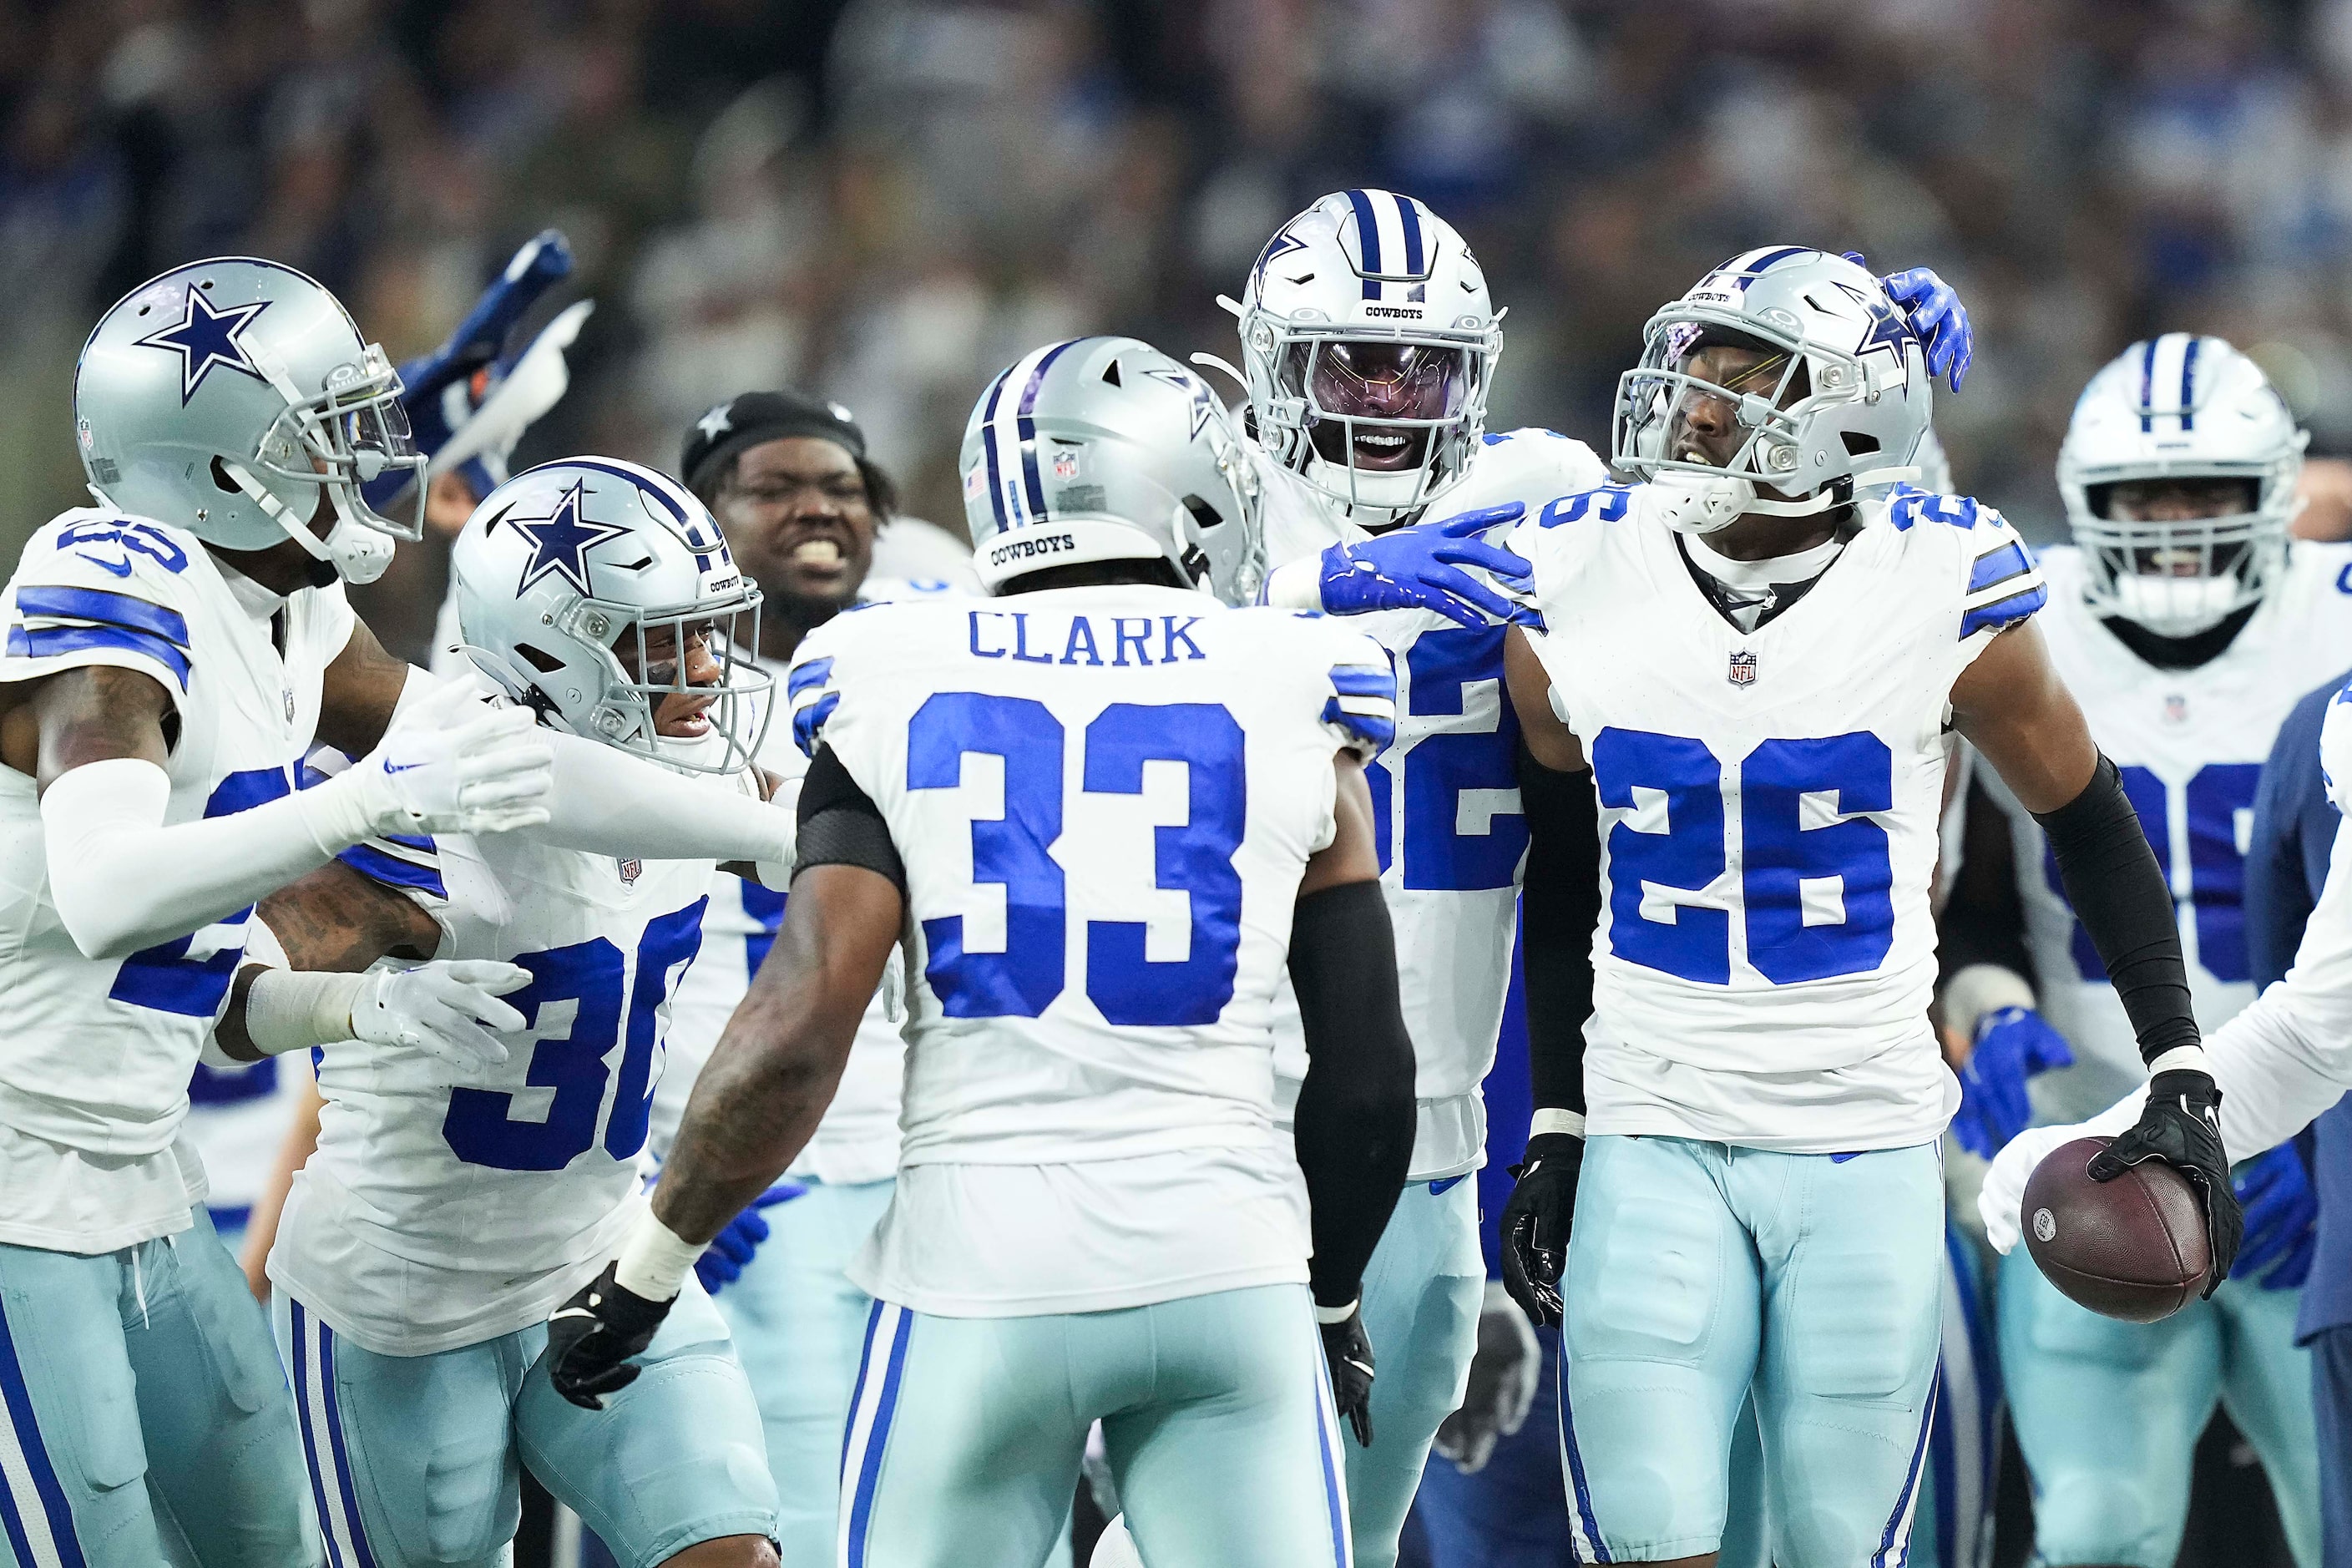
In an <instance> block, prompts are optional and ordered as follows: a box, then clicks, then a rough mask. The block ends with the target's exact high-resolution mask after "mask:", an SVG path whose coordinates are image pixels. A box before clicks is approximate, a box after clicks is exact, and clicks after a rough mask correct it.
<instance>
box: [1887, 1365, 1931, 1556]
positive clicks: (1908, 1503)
mask: <svg viewBox="0 0 2352 1568" xmlns="http://www.w3.org/2000/svg"><path fill="white" fill-rule="evenodd" d="M1943 1381H1944V1362H1943V1358H1942V1357H1940V1356H1938V1357H1937V1360H1936V1377H1935V1381H1934V1382H1933V1383H1931V1384H1928V1387H1927V1409H1926V1410H1925V1411H1923V1412H1922V1413H1921V1414H1920V1416H1919V1437H1918V1440H1917V1441H1916V1442H1915V1443H1914V1444H1912V1446H1911V1472H1910V1474H1909V1475H1907V1476H1906V1477H1905V1478H1904V1480H1903V1490H1902V1492H1901V1493H1900V1494H1899V1495H1898V1496H1897V1497H1896V1498H1895V1511H1894V1512H1893V1513H1892V1514H1890V1515H1888V1516H1887V1520H1886V1529H1885V1532H1884V1533H1882V1534H1881V1535H1880V1536H1879V1538H1878V1550H1877V1552H1874V1554H1873V1555H1872V1557H1871V1559H1870V1568H1901V1565H1902V1563H1904V1561H1905V1560H1906V1559H1907V1558H1908V1557H1909V1556H1910V1555H1911V1552H1910V1550H1909V1542H1910V1539H1911V1532H1910V1531H1908V1530H1907V1529H1906V1528H1905V1524H1906V1521H1908V1520H1909V1518H1910V1516H1911V1507H1912V1503H1913V1501H1914V1500H1916V1498H1917V1496H1918V1492H1919V1473H1920V1471H1921V1470H1923V1469H1924V1468H1926V1465H1927V1434H1928V1433H1929V1432H1931V1431H1933V1430H1934V1429H1935V1426H1936V1391H1937V1388H1938V1387H1939V1386H1941V1384H1942V1383H1943Z"/></svg>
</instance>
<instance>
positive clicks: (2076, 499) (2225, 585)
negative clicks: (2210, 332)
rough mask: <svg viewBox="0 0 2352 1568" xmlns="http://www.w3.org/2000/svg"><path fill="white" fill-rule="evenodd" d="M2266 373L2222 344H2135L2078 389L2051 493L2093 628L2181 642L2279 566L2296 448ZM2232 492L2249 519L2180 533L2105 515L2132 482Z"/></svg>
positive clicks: (2297, 462)
mask: <svg viewBox="0 0 2352 1568" xmlns="http://www.w3.org/2000/svg"><path fill="white" fill-rule="evenodd" d="M2309 438H2310V437H2308V436H2307V435H2306V434H2305V432H2304V431H2302V430H2299V429H2297V428H2296V427H2295V423H2294V415H2293V414H2291V413H2289V412H2288V410H2287V406H2286V404H2285V402H2284V400H2282V399H2281V398H2280V396H2279V395H2278V392H2277V389H2275V388H2274V387H2273V386H2272V385H2271V384H2270V378H2269V377H2268V376H2265V375H2264V374H2263V370H2262V367H2261V366H2260V365H2258V364H2256V363H2254V362H2253V361H2252V360H2250V359H2248V358H2247V357H2246V356H2245V355H2244V354H2242V353H2239V352H2238V351H2237V350H2236V349H2234V348H2232V347H2231V346H2230V345H2229V344H2228V343H2226V342H2222V341H2221V339H2220V338H2208V337H2199V336H2196V335H2194V334H2191V333H2189V332H2168V333H2166V334H2165V335H2164V336H2162V337H2160V338H2152V339H2150V340H2148V341H2147V342H2138V343H2134V344H2133V345H2132V346H2131V347H2129V348H2127V349H2126V350H2125V351H2124V352H2123V353H2122V354H2120V355H2119V356H2117V357H2116V359H2115V360H2114V361H2113V362H2112V363H2109V364H2108V365H2107V366H2106V367H2105V369H2103V370H2101V371H2100V372H2099V374H2096V375H2095V376H2093V377H2092V378H2091V382H2090V384H2089V385H2088V386H2085V387H2084V389H2083V395H2082V397H2081V399H2080V400H2079V401H2077V402H2076V403H2075V405H2074V418H2073V420H2072V421H2071V422H2069V423H2068V425H2067V426H2066V439H2065V441H2064V442H2063V444H2062V445H2061V446H2060V447H2059V448H2058V493H2059V494H2060V495H2061V496H2063V498H2064V499H2065V502H2066V521H2067V522H2068V524H2069V525H2071V527H2072V528H2073V531H2074V542H2075V543H2076V544H2078V545H2080V546H2081V547H2082V551H2083V563H2084V568H2085V572H2084V596H2085V597H2086V598H2087V599H2088V600H2089V601H2090V603H2091V605H2092V607H2093V609H2094V610H2095V611H2096V612H2097V613H2099V614H2100V615H2102V616H2120V617H2122V618H2123V619H2125V620H2127V621H2132V622H2136V623H2137V624H2138V625H2140V626H2146V627H2147V629H2148V630H2150V631H2152V632H2155V633H2157V634H2158V635H2159V636H2162V637H2189V636H2192V635H2193V634H2195V633H2197V632H2200V631H2203V630H2204V629H2205V628H2206V627H2208V626H2212V625H2214V624H2215V623H2217V622H2219V621H2221V619H2222V618H2223V617H2225V616H2229V615H2230V614H2231V613H2232V612H2234V611H2236V610H2239V609H2242V608H2243V607H2244V606H2246V605H2251V604H2253V603H2254V602H2255V601H2257V600H2259V599H2260V598H2261V597H2262V596H2263V595H2264V594H2265V593H2267V592H2269V590H2270V585H2271V584H2272V583H2273V581H2274V580H2275V579H2276V577H2277V575H2278V573H2279V570H2280V568H2281V566H2282V565H2283V564H2284V563H2285V561H2286V550H2287V542H2286V541H2287V525H2288V523H2289V522H2291V521H2294V512H2295V506H2296V501H2295V482H2296V480H2297V479H2298V478H2299V477H2300V476H2301V474H2302V472H2303V448H2304V444H2305V442H2306V441H2307V440H2308V439H2309ZM2132 479H2242V480H2245V481H2247V482H2248V484H2249V485H2250V486H2251V488H2252V492H2253V510H2251V511H2241V512H2233V513H2231V515H2229V516H2226V517H2212V518H2198V519H2195V520H2193V521H2179V522H2129V521H2124V520H2122V519H2120V518H2114V517H2110V516H2108V515H2107V510H2108V506H2107V502H2108V498H2109V495H2110V493H2111V491H2110V489H2109V487H2111V486H2114V485H2116V484H2119V483H2122V482H2124V481H2126V480H2132Z"/></svg>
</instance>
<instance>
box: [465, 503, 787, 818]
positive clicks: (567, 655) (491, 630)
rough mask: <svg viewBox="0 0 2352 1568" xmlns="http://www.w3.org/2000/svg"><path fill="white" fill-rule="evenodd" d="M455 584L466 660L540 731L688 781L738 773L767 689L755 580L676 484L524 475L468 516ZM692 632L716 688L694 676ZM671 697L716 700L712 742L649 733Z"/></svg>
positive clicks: (708, 737) (708, 715)
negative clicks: (646, 761)
mask: <svg viewBox="0 0 2352 1568" xmlns="http://www.w3.org/2000/svg"><path fill="white" fill-rule="evenodd" d="M450 577H451V580H452V583H453V584H454V586H455V588H456V593H457V626H458V630H459V632H460V634H461V636H462V637H463V638H464V643H463V651H464V652H465V654H466V656H467V658H470V659H472V660H473V662H474V665H475V667H476V668H478V669H479V670H481V672H482V673H483V674H485V675H487V676H488V677H489V678H490V679H492V680H493V681H495V682H497V683H498V685H499V687H500V688H501V689H504V690H505V692H506V693H507V695H508V696H509V698H511V699H512V700H515V701H517V702H520V703H524V704H527V705H529V706H530V707H531V708H532V709H534V710H537V711H538V713H539V715H540V718H541V721H544V722H546V723H549V724H552V725H554V726H555V727H557V728H559V729H563V730H568V731H572V733H573V734H575V735H585V736H587V737H588V738H589V739H591V740H595V741H602V742H604V743H605V744H606V745H609V746H615V747H618V748H619V749H620V750H622V751H625V752H636V753H637V754H639V755H640V756H646V757H650V758H652V759H653V760H654V761H656V762H659V763H668V764H669V765H670V766H672V767H676V768H681V769H684V770H686V771H688V772H691V773H737V772H740V770H741V769H742V768H743V767H745V766H746V765H747V764H749V763H750V762H751V759H752V756H753V755H754V754H755V753H756V752H758V751H759V749H760V741H761V736H762V735H763V734H764V732H765V731H766V729H767V722H768V718H769V716H770V714H771V713H772V711H773V705H772V703H770V702H769V701H768V700H767V698H768V695H769V693H770V691H771V689H772V688H773V686H774V684H775V681H774V678H773V677H772V676H771V675H769V674H768V672H767V671H766V670H763V669H761V668H760V667H759V665H757V664H756V663H754V662H753V656H754V654H755V653H756V652H757V650H758V648H759V646H760V589H759V585H758V584H755V583H752V582H751V580H750V579H748V578H746V577H745V576H744V575H743V574H741V573H740V572H739V571H737V570H736V568H735V558H734V557H733V556H732V555H730V553H729V552H728V549H727V541H726V539H725V538H724V537H723V536H722V535H721V534H720V533H719V524H718V522H717V521H714V520H713V519H712V517H711V515H710V512H709V509H708V508H706V507H705V506H704V505H703V504H702V503H701V502H700V501H698V500H695V499H694V497H693V495H692V494H691V493H690V492H688V489H686V487H685V486H683V485H680V484H678V483H677V481H676V480H674V479H668V478H667V477H666V476H664V475H661V474H657V473H656V472H654V471H653V470H652V469H651V468H640V467H638V466H637V465H636V464H635V463H627V462H623V461H621V460H620V459H619V458H564V459H563V460H562V461H561V462H554V463H542V464H541V465H540V466H539V467H538V468H530V469H528V470H526V471H525V472H523V473H520V474H517V475H516V476H515V477H514V478H513V479H509V480H508V481H507V482H506V483H505V484H502V485H500V486H499V488H498V489H494V490H492V491H491V492H490V493H489V494H488V496H486V497H484V498H483V500H482V503H481V505H479V506H478V507H476V508H475V509H474V514H473V515H472V516H471V517H469V518H467V520H466V526H465V529H464V531H461V532H460V533H459V534H458V535H457V545H456V548H455V549H454V551H453V552H452V553H451V557H450ZM697 638H699V639H700V640H701V643H702V646H703V647H704V649H705V650H706V651H707V652H708V653H709V656H710V658H712V659H713V660H714V661H715V662H716V663H717V665H718V667H719V677H718V679H716V680H714V681H710V682H707V683H702V684H697V683H695V682H693V681H692V680H691V679H690V678H689V672H688V668H687V664H686V660H685V658H683V657H682V655H681V650H683V649H686V648H688V647H690V646H691V645H692V644H693V643H694V641H695V640H696V639H697ZM625 657H626V658H633V659H634V660H635V668H631V666H630V665H629V664H628V663H626V662H624V658H625ZM672 697H700V698H706V699H708V700H709V707H708V708H707V709H706V710H704V713H703V717H704V719H705V720H706V721H707V722H708V731H707V733H705V734H704V735H703V736H701V737H699V738H694V739H688V738H683V737H681V738H676V739H673V738H668V737H665V736H662V735H661V734H659V733H657V732H656V729H655V718H656V711H657V710H658V709H659V708H660V707H661V705H662V703H663V701H664V700H666V699H668V698H672Z"/></svg>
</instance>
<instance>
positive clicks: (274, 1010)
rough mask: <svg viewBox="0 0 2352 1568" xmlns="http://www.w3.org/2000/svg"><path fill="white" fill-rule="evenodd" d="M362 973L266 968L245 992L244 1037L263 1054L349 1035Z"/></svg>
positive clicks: (281, 1052)
mask: <svg viewBox="0 0 2352 1568" xmlns="http://www.w3.org/2000/svg"><path fill="white" fill-rule="evenodd" d="M364 984H367V976H366V975H364V974H332V973H324V972H320V971H312V970H300V969H267V970H264V971H263V972H262V973H259V974H257V975H255V976H254V977H253V984H251V985H249V986H247V988H246V993H245V1035H246V1038H247V1039H249V1040H251V1041H252V1042H253V1048H254V1049H255V1050H257V1051H259V1052H260V1053H261V1054H262V1055H263V1056H265V1057H282V1056H284V1055H285V1054H286V1053H287V1052H288V1051H307V1050H309V1049H310V1047H312V1046H331V1045H333V1044H334V1043H335V1042H337V1041H338V1040H348V1039H350V1038H351V1037H352V1005H353V1004H354V1003H356V1002H357V1001H358V1000H359V994H360V987H361V986H362V985H364Z"/></svg>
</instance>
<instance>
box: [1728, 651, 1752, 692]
mask: <svg viewBox="0 0 2352 1568" xmlns="http://www.w3.org/2000/svg"><path fill="white" fill-rule="evenodd" d="M1725 679H1728V680H1729V681H1730V682H1731V684H1732V685H1734V686H1753V685H1755V684H1756V656H1755V655H1754V654H1752V653H1750V652H1748V650H1747V649H1746V648H1744V647H1737V648H1733V649H1732V650H1731V668H1730V671H1729V672H1728V673H1727V676H1726V677H1725Z"/></svg>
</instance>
